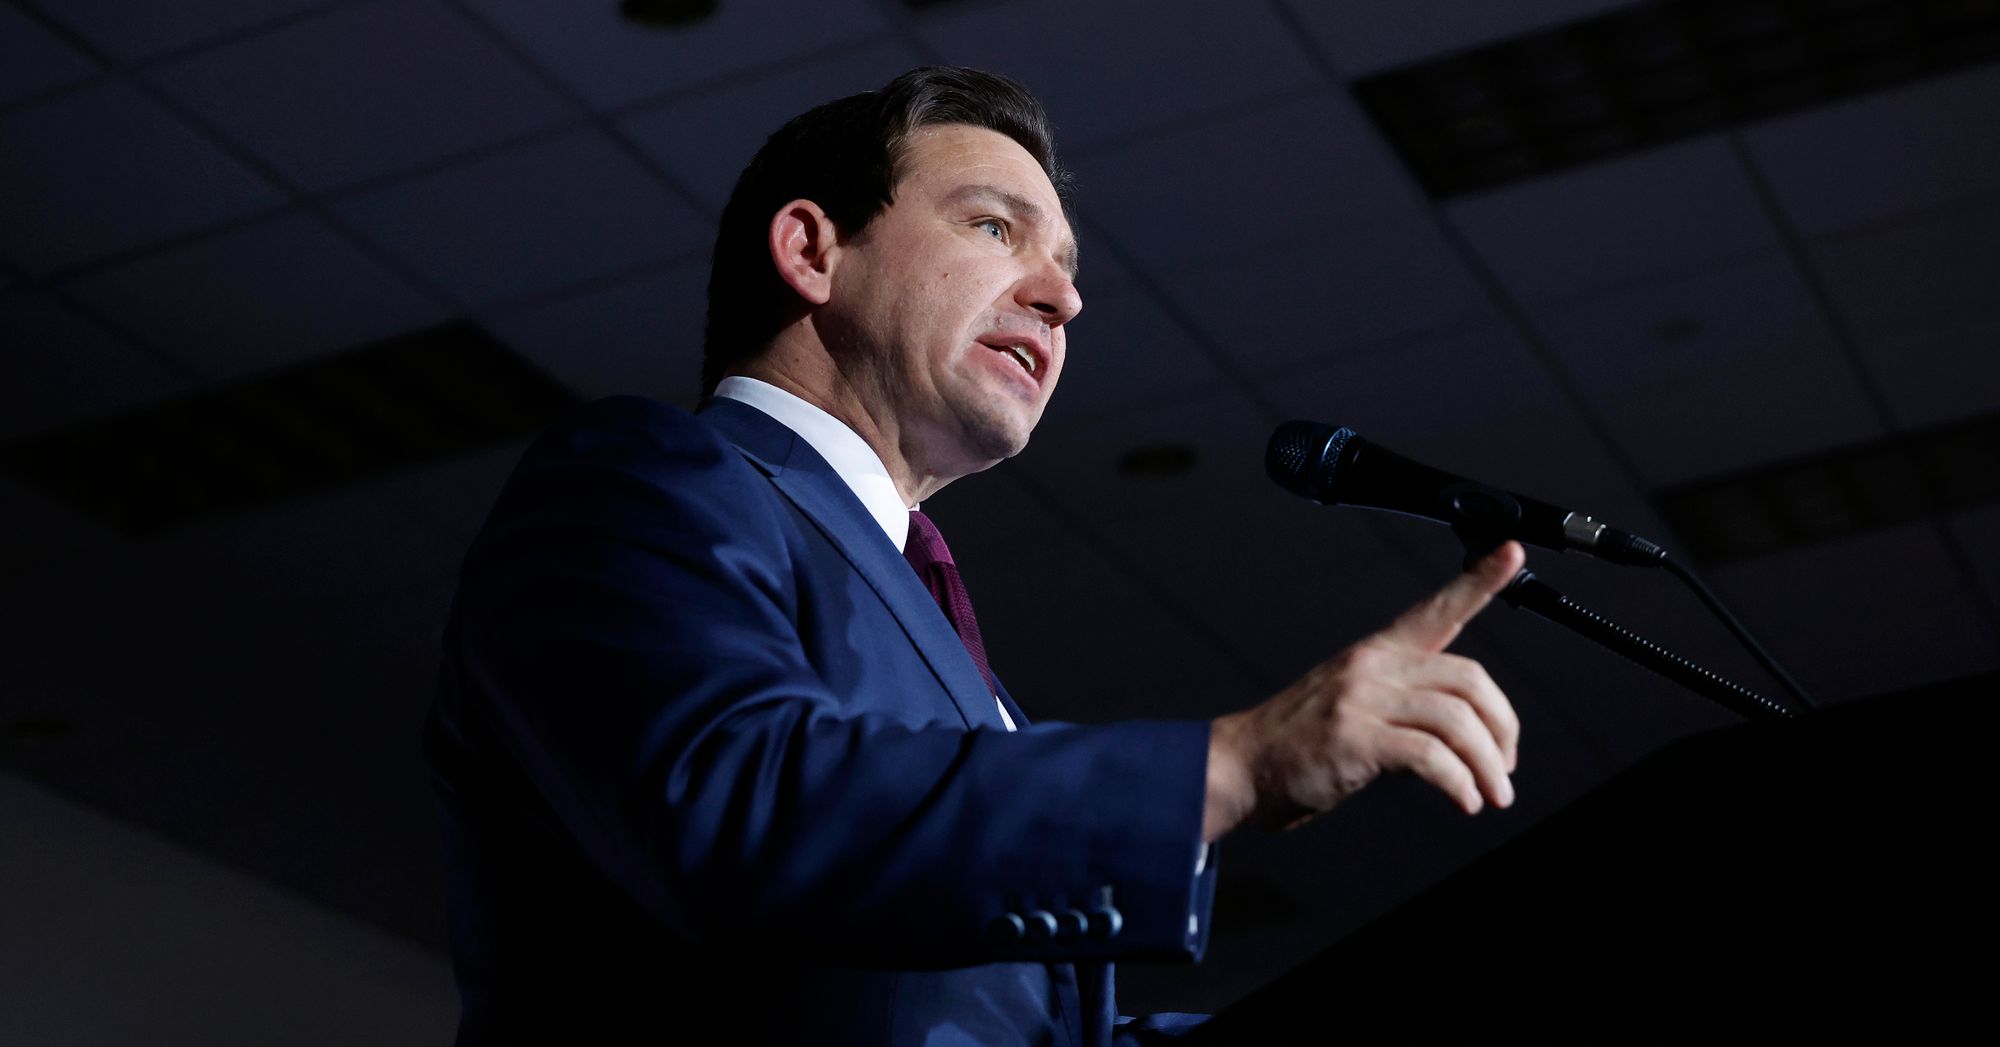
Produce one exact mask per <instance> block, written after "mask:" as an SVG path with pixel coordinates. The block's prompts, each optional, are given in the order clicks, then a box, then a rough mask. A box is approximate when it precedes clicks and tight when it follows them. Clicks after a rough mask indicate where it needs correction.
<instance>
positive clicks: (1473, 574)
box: [1383, 542, 1528, 651]
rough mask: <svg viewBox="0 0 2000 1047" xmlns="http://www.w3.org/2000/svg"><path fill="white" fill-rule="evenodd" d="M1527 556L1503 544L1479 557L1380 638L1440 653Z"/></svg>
mask: <svg viewBox="0 0 2000 1047" xmlns="http://www.w3.org/2000/svg"><path fill="white" fill-rule="evenodd" d="M1527 560H1528V554H1527V552H1526V551H1525V550H1523V549H1522V548H1521V543H1519V542H1506V543H1503V544H1502V545H1501V546H1500V547H1499V548H1497V549H1495V550H1493V551H1492V552H1490V553H1487V554H1486V555H1485V556H1484V557H1481V558H1480V560H1479V562H1478V563H1475V564H1473V565H1472V566H1471V567H1469V568H1467V569H1466V571H1465V573H1464V574H1461V575H1459V576H1458V577H1456V578H1453V579H1452V580H1451V581H1450V582H1449V583H1448V584H1446V585H1445V587H1444V588H1442V589H1439V590H1438V591H1437V592H1436V593H1434V594H1432V596H1431V597H1430V599H1427V600H1425V601H1424V602H1422V603H1420V604H1418V605H1416V606H1415V607H1412V608H1410V609H1409V610H1407V611H1404V612H1403V614H1402V616H1401V617H1399V618H1397V619H1396V620H1395V621H1394V622H1392V623H1390V625H1389V628H1388V629H1386V630H1383V634H1384V635H1385V636H1387V637H1389V638H1390V639H1392V640H1395V641H1397V642H1399V643H1402V644H1405V645H1407V646H1410V647H1416V648H1421V649H1423V650H1426V651H1442V650H1444V649H1445V648H1446V647H1449V646H1451V642H1452V641H1453V640H1455V639H1457V638H1458V632H1459V630H1460V629H1463V628H1465V623H1467V622H1469V621H1471V620H1472V616H1473V615H1476V614H1478V613H1479V612H1480V611H1482V610H1484V609H1485V607H1486V605H1487V604H1488V603H1491V602H1492V601H1493V597H1494V596H1495V595H1496V594H1498V593H1499V592H1500V590H1502V589H1505V588H1507V585H1508V583H1510V582H1512V581H1513V580H1514V576H1515V575H1517V574H1519V573H1521V565H1522V564H1524V563H1526V562H1527Z"/></svg>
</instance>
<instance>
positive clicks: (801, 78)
mask: <svg viewBox="0 0 2000 1047" xmlns="http://www.w3.org/2000/svg"><path fill="white" fill-rule="evenodd" d="M920 64H922V63H921V62H920V60H919V59H918V58H917V56H916V54H915V53H914V52H912V51H911V50H910V49H909V48H908V47H905V46H904V45H902V44H900V43H896V42H893V41H889V42H883V43H876V44H869V45H865V46H862V47H858V48H855V49H853V50H849V51H842V52H841V53H839V54H836V55H831V56H828V57H825V58H820V59H815V60H813V61H810V62H805V63H803V64H800V65H798V66H794V67H792V68H788V69H786V70H784V71H782V72H779V73H774V74H772V75H769V76H762V77H758V78H756V79H754V80H747V81H744V82H742V83H737V84H731V85H730V86H727V87H723V88H719V89H717V90H715V91H711V92H703V93H701V94H700V95H697V96H693V97H677V98H675V99H672V100H670V101H669V102H667V103H666V104H664V105H661V106H658V107H655V108H647V109H643V110H640V111H638V112H636V113H633V114H631V115H629V116H626V117H624V118H623V119H620V120H619V121H618V126H619V128H620V130H622V131H624V132H625V133H626V134H628V135H630V136H631V138H632V140H633V141H635V142H637V143H639V145H640V146H641V147H642V148H644V149H645V150H646V152H647V153H648V154H649V155H651V156H652V157H653V159H655V160H657V161H659V164H660V166H661V167H664V168H665V169H667V170H668V171H670V172H672V173H673V174H674V176H675V177H676V178H678V179H680V180H681V182H682V184H684V185H687V186H688V187H690V188H691V189H692V190H693V191H694V193H695V194H696V195H697V196H700V197H701V198H702V199H703V200H704V201H706V202H707V203H708V204H709V205H710V206H712V207H714V208H715V210H716V212H717V213H718V214H719V213H721V211H722V207H723V205H724V204H726V203H728V202H729V193H730V191H731V190H733V189H734V188H736V178H737V176H738V175H740V174H742V173H743V168H744V167H745V166H746V165H748V164H749V163H750V158H751V157H752V156H754V155H756V152H757V150H758V149H759V148H760V147H761V146H763V144H764V139H766V138H768V137H769V136H770V135H771V133H772V132H774V131H776V130H777V129H778V128H779V127H780V126H782V125H783V124H784V122H785V121H787V120H790V119H791V118H792V117H795V116H798V115H799V114H800V113H803V112H805V111H806V110H808V109H811V108H812V107H814V106H816V105H819V104H821V103H822V102H830V101H833V100H834V99H836V98H843V97H846V96H847V95H851V94H858V93H860V92H862V91H872V90H874V89H876V88H878V87H881V86H882V85H883V84H886V83H888V82H889V81H890V80H891V79H892V78H894V77H895V76H897V75H899V74H901V73H903V72H905V71H907V70H909V69H910V68H911V67H913V66H916V65H920Z"/></svg>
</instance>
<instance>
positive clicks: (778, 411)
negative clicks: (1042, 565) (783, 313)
mask: <svg viewBox="0 0 2000 1047" xmlns="http://www.w3.org/2000/svg"><path fill="white" fill-rule="evenodd" d="M715 395H717V396H720V397H723V398H725V399H729V400H735V401H736V402H737V403H742V404H748V405H750V406H751V407H755V408H756V409H757V410H759V411H762V412H764V413H765V414H767V415H770V416H771V417H772V418H773V419H775V420H776V421H777V422H778V424H780V425H782V426H784V427H785V428H787V429H790V430H791V431H792V432H795V433H797V434H799V437H800V438H801V439H803V440H804V441H805V442H806V443H808V444H811V445H812V449H813V450H815V451H818V452H819V456H820V457H821V458H824V459H826V463H827V464H828V465H831V466H833V471H834V472H836V473H838V474H840V479H841V480H842V481H843V482H845V483H846V484H847V487H848V489H849V490H851V491H853V492H854V497H856V498H859V499H861V506H862V508H864V509H867V510H868V515H870V516H872V517H874V518H875V522H876V523H878V524H881V525H882V531H883V532H884V533H885V534H887V535H888V536H889V541H891V542H893V543H895V546H896V551H897V552H902V551H903V546H904V544H905V543H907V542H908V541H909V540H910V510H911V509H914V508H916V507H915V506H906V505H904V504H903V496H902V495H901V494H899V493H897V491H896V481H895V480H894V479H893V478H892V477H890V475H889V469H888V467H887V466H885V465H883V464H882V456H881V455H878V454H876V453H875V449H874V448H873V447H870V446H868V441H866V440H863V439H862V438H861V436H860V434H859V433H856V432H855V431H854V430H852V429H849V428H848V427H847V423H846V422H843V421H841V420H840V419H838V418H835V417H834V416H832V415H830V414H828V413H826V412H825V411H822V410H820V409H819V408H818V407H815V406H814V405H812V404H810V403H808V402H806V401H805V400H802V399H800V398H798V397H796V396H793V395H792V394H791V393H788V392H786V391H784V390H783V389H780V388H778V387H777V386H775V385H772V384H771V383H769V382H762V381H758V380H757V379H755V378H745V377H743V376H742V375H731V376H729V377H728V378H724V379H723V380H722V381H721V382H719V383H717V384H716V386H715ZM993 704H994V705H995V706H997V707H999V709H1000V722H1001V723H1004V724H1006V725H1007V729H1008V730H1010V731H1011V730H1013V729H1014V718H1013V717H1011V716H1009V715H1007V706H1006V705H1005V704H1004V703H1003V702H1001V701H1000V696H999V695H997V694H996V695H994V696H993Z"/></svg>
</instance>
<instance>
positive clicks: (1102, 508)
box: [1015, 391, 1414, 711]
mask: <svg viewBox="0 0 2000 1047" xmlns="http://www.w3.org/2000/svg"><path fill="white" fill-rule="evenodd" d="M1273 422H1274V420H1273V419H1271V418H1268V417H1266V416H1265V415H1264V414H1263V413H1262V412H1261V411H1259V410H1258V409H1257V408H1256V407H1255V406H1253V405H1252V404H1251V403H1250V402H1249V401H1248V400H1247V399H1246V398H1244V397H1242V396H1239V395H1236V394H1233V393H1229V392H1222V391H1217V392H1213V393H1210V394H1207V395H1204V396H1202V397H1200V398H1198V399H1193V400H1188V401H1185V402H1180V403H1176V404H1174V405H1173V406H1172V407H1171V408H1170V409H1163V410H1159V411H1142V412H1127V413H1124V414H1120V415H1117V416H1113V417H1106V418H1098V419H1077V420H1074V421H1070V420H1056V421H1050V422H1048V423H1045V424H1044V425H1043V426H1042V427H1041V428H1040V429H1039V430H1037V431H1036V434H1035V438H1034V441H1033V443H1031V444H1030V446H1029V448H1028V451H1027V453H1025V454H1024V455H1022V457H1021V458H1020V460H1019V462H1018V463H1017V465H1016V466H1015V467H1017V468H1019V469H1021V470H1022V472H1023V473H1024V474H1026V476H1027V478H1028V479H1029V480H1030V481H1031V482H1032V483H1034V484H1036V485H1038V486H1039V487H1041V488H1042V489H1044V490H1046V491H1047V492H1048V494H1049V496H1050V497H1053V498H1055V499H1057V500H1058V501H1059V503H1060V504H1061V505H1062V506H1064V507H1065V510H1066V512H1068V513H1070V514H1073V515H1074V518H1075V519H1076V520H1077V521H1078V523H1079V526H1081V527H1083V528H1086V529H1088V530H1090V531H1094V532H1095V533H1097V534H1099V535H1101V536H1103V540H1105V541H1107V542H1110V543H1114V547H1115V549H1116V551H1117V553H1118V555H1120V556H1121V557H1123V558H1124V559H1125V561H1126V562H1127V563H1128V564H1129V565H1131V567H1132V569H1134V570H1136V571H1141V572H1143V577H1145V578H1146V579H1147V581H1148V584H1149V585H1151V586H1152V587H1154V588H1156V589H1157V590H1158V591H1159V592H1161V593H1164V594H1167V595H1168V596H1169V597H1170V598H1171V599H1173V600H1174V601H1175V602H1176V603H1177V604H1178V605H1179V607H1180V608H1182V609H1184V611H1185V612H1186V613H1187V614H1188V615H1190V616H1192V617H1193V618H1194V619H1195V620H1196V621H1198V622H1199V623H1200V626H1201V628H1202V629H1203V630H1205V632H1206V633H1207V634H1208V635H1211V636H1216V637H1220V638H1221V639H1222V640H1223V642H1224V643H1225V644H1226V649H1228V650H1230V651H1233V652H1235V653H1236V656H1237V657H1239V658H1242V659H1247V662H1248V666H1249V667H1250V670H1251V671H1253V672H1254V673H1255V674H1256V675H1255V677H1254V678H1253V682H1256V683H1259V684H1261V685H1263V686H1267V687H1275V686H1281V685H1283V684H1284V683H1286V682H1289V681H1290V680H1291V679H1292V678H1293V677H1294V676H1296V675H1297V674H1298V673H1300V672H1303V671H1304V670H1305V669H1306V668H1307V667H1308V666H1310V665H1312V664H1313V663H1315V662H1318V661H1320V660H1322V659H1324V658H1327V657H1329V656H1331V655H1332V654H1333V653H1334V652H1335V651H1336V650H1337V649H1338V648H1339V647H1340V646H1344V645H1345V644H1346V643H1347V642H1349V641H1351V640H1353V639H1355V638H1357V637H1359V636H1360V635H1361V634H1362V633H1363V632H1365V631H1368V630H1370V629H1372V628H1374V627H1375V626H1378V625H1380V624H1381V622H1383V621H1386V620H1387V618H1388V617H1389V616H1390V615H1391V614H1393V613H1394V612H1395V611H1396V610H1398V609H1400V606H1401V605H1402V604H1403V603H1404V602H1406V601H1407V600H1409V599H1412V598H1414V597H1413V590H1414V585H1413V582H1412V579H1411V578H1410V576H1409V575H1408V574H1407V573H1406V572H1405V571H1404V569H1403V567H1402V564H1401V562H1400V561H1398V560H1397V559H1395V558H1394V557H1393V556H1392V555H1390V554H1389V553H1388V552H1387V551H1386V550H1385V549H1384V548H1383V547H1382V546H1381V544H1380V543H1379V542H1377V541H1376V540H1375V539H1374V538H1373V537H1372V535H1371V534H1370V532H1369V531H1368V529H1367V525H1366V524H1365V523H1363V522H1362V521H1359V520H1357V519H1355V518H1354V517H1353V516H1352V514H1338V513H1332V512H1327V511H1323V510H1320V509H1319V508H1318V507H1316V506H1313V505H1312V504H1311V503H1309V502H1305V501H1303V500H1301V499H1298V498H1295V497H1293V496H1291V495H1288V494H1286V493H1285V492H1283V491H1281V490H1279V489H1278V488H1277V487H1276V486H1274V485H1273V484H1272V483H1271V482H1270V481H1269V480H1268V479H1267V478H1266V477H1265V475H1264V445H1265V443H1266V442H1267V441H1268V439H1269V436H1270V432H1271V428H1272V425H1273ZM1163 445H1164V446H1183V447H1186V448H1188V449H1190V450H1192V451H1193V454H1194V463H1193V467H1192V468H1191V469H1190V470H1189V471H1188V472H1186V473H1183V474H1180V475H1167V476H1147V475H1136V476H1135V475H1128V474H1126V473H1125V472H1124V471H1122V470H1121V469H1120V467H1119V463H1120V461H1121V459H1123V458H1124V457H1125V456H1126V455H1127V454H1128V453H1129V452H1131V451H1133V450H1136V449H1140V448H1149V447H1159V446H1163ZM1335 586H1338V587H1339V589H1340V591H1341V592H1342V593H1343V594H1348V593H1350V592H1351V596H1344V597H1343V598H1342V599H1340V600H1329V599H1327V598H1326V593H1327V592H1328V590H1329V588H1330V587H1335ZM1306 609H1310V613H1308V612H1307V610H1306ZM1259 697H1261V696H1259ZM1217 711H1220V710H1217Z"/></svg>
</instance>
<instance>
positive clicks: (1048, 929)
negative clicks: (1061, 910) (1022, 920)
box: [1026, 909, 1056, 943]
mask: <svg viewBox="0 0 2000 1047" xmlns="http://www.w3.org/2000/svg"><path fill="white" fill-rule="evenodd" d="M1026 926H1027V934H1028V940H1029V941H1031V942H1036V943H1041V942H1046V941H1050V940H1052V939H1054V938H1055V936H1056V918H1055V914H1054V913H1051V912H1049V911H1048V910H1047V909H1036V910H1035V911H1034V912H1031V913H1029V914H1028V918H1027V921H1026Z"/></svg>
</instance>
